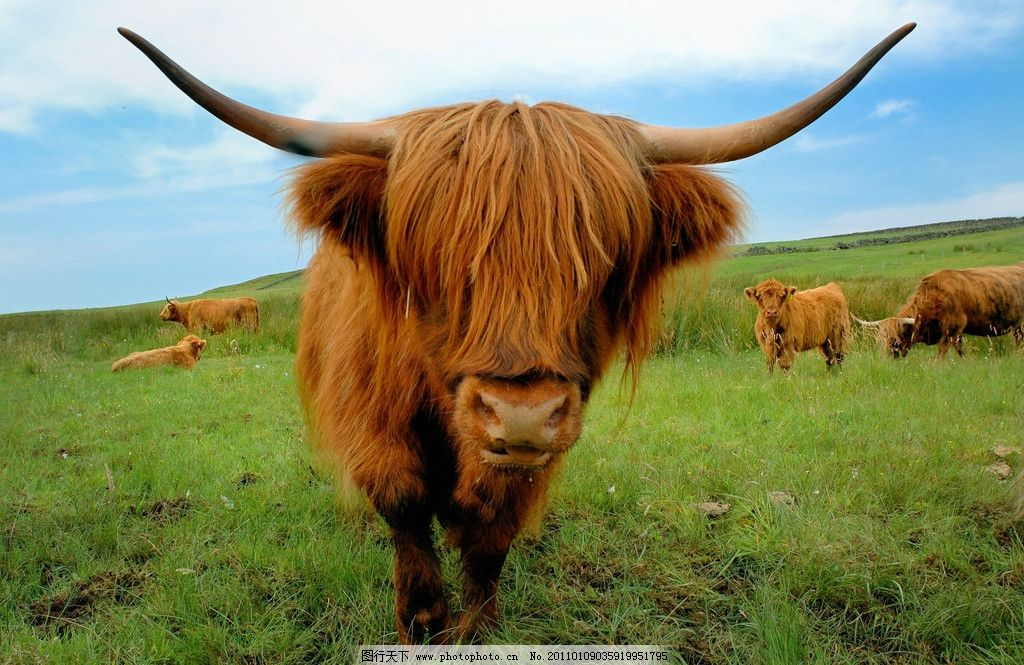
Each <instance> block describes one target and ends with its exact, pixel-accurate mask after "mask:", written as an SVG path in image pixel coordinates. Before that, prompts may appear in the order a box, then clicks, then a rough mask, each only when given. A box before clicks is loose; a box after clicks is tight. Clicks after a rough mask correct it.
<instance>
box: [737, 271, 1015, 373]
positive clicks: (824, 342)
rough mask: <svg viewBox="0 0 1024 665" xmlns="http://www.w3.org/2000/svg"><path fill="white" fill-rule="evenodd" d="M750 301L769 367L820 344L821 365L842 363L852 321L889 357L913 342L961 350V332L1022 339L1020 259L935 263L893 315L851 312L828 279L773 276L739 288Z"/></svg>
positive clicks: (899, 354)
mask: <svg viewBox="0 0 1024 665" xmlns="http://www.w3.org/2000/svg"><path fill="white" fill-rule="evenodd" d="M745 294H746V296H747V297H748V298H750V299H751V300H753V301H754V302H755V303H756V304H757V308H758V313H757V321H756V323H755V324H754V333H755V335H756V337H757V341H758V343H759V344H760V345H761V350H762V351H764V356H765V359H766V360H767V363H768V372H769V373H771V372H772V370H773V369H774V367H775V364H776V362H777V363H778V364H779V367H781V368H782V369H783V370H788V369H789V368H790V367H791V366H792V364H793V357H794V356H795V355H796V353H797V352H799V351H809V350H813V349H820V350H821V353H822V355H824V356H825V365H826V366H827V367H832V366H833V365H839V364H841V363H842V362H843V357H844V355H845V354H846V352H847V350H848V348H849V338H850V327H851V325H852V322H853V321H856V322H857V323H859V324H860V325H862V326H864V327H865V328H867V329H874V330H875V334H876V336H877V339H878V342H879V344H880V345H881V346H882V348H883V349H885V351H886V352H888V353H891V354H892V356H893V357H894V358H901V357H904V356H906V355H907V352H908V351H910V347H911V346H913V345H914V344H918V343H921V344H928V345H933V344H938V345H939V358H945V357H946V352H947V351H949V347H950V346H952V347H953V348H954V349H956V352H957V353H958V354H960V355H961V356H963V355H964V350H963V336H964V335H980V336H984V337H998V336H1000V335H1005V334H1007V333H1011V332H1012V333H1013V338H1014V341H1015V342H1016V344H1017V345H1018V346H1019V345H1020V343H1021V341H1022V339H1024V263H1017V264H1014V265H1012V266H997V267H991V268H973V269H968V270H938V271H936V272H933V273H931V274H930V275H926V276H925V277H924V278H923V279H922V280H921V283H920V284H918V286H917V290H915V291H914V294H913V295H912V296H911V297H910V299H909V300H908V301H907V302H906V304H905V305H903V307H902V308H900V310H899V311H898V312H897V313H896V314H895V316H890V317H888V318H885V319H881V320H880V321H863V320H861V319H858V318H857V317H855V316H851V314H850V307H849V304H848V303H847V300H846V296H845V295H844V294H843V292H842V290H840V288H839V286H838V285H836V284H835V283H830V284H827V285H825V286H819V287H818V288H816V289H809V290H807V291H798V290H797V288H796V287H795V286H786V285H784V284H783V283H782V282H780V281H778V280H775V279H768V280H765V281H763V282H761V283H760V284H758V285H757V286H753V287H750V288H748V289H746V290H745Z"/></svg>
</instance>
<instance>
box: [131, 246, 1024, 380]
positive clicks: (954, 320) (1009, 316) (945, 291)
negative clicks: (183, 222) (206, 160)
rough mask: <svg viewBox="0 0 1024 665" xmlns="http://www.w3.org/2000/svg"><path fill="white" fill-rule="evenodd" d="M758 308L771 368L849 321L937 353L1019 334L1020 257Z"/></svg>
mask: <svg viewBox="0 0 1024 665" xmlns="http://www.w3.org/2000/svg"><path fill="white" fill-rule="evenodd" d="M744 295H746V296H747V297H748V298H750V299H751V300H752V301H753V302H754V303H755V304H756V305H757V309H758V313H757V321H756V322H755V323H754V336H755V338H756V339H757V342H758V344H759V345H760V346H761V350H762V351H763V352H764V356H765V360H766V361H767V366H768V372H769V373H771V372H772V371H773V370H774V368H775V365H776V363H777V364H778V365H779V367H781V368H782V369H783V370H784V371H788V370H789V369H790V367H792V365H793V360H794V358H795V356H796V354H797V353H799V352H801V351H811V350H814V349H818V350H820V351H821V354H822V355H823V356H824V357H825V366H826V367H833V366H835V365H841V364H842V362H843V359H844V357H845V355H846V353H847V352H848V350H849V346H850V337H851V327H852V325H853V322H856V323H858V324H860V325H861V326H863V327H864V328H865V329H873V330H874V331H875V336H876V339H877V340H878V343H879V344H880V345H881V346H882V348H883V349H885V351H886V352H888V353H891V354H892V356H893V357H894V358H901V357H904V356H906V355H907V352H908V351H909V350H910V347H912V346H913V345H914V344H919V343H920V344H927V345H934V344H938V345H939V358H945V356H946V353H947V351H948V350H949V347H950V346H952V347H953V348H954V349H956V352H957V353H958V354H959V355H960V356H963V355H964V351H963V336H964V335H980V336H983V337H998V336H1001V335H1006V334H1007V333H1013V337H1014V341H1015V342H1016V344H1017V345H1018V346H1019V345H1020V343H1021V341H1022V340H1024V263H1017V264H1014V265H1011V266H995V267H989V268H971V269H966V270H938V271H936V272H933V273H931V274H929V275H926V276H925V277H924V278H923V279H922V280H921V282H920V284H918V286H917V290H916V291H914V294H913V295H912V296H911V297H910V299H909V300H908V301H907V302H906V304H905V305H903V307H901V308H900V310H899V311H898V312H897V313H896V314H895V315H894V316H890V317H888V318H885V319H881V320H879V321H864V320H862V319H859V318H857V317H856V316H853V315H851V314H850V306H849V303H848V301H847V299H846V295H845V294H844V293H843V291H842V289H840V288H839V285H838V284H836V283H834V282H830V283H829V284H826V285H825V286H819V287H817V288H814V289H808V290H805V291H800V290H798V289H797V287H795V286H787V285H785V284H783V283H782V282H780V281H778V280H777V279H766V280H764V281H763V282H761V283H760V284H758V285H757V286H752V287H749V288H747V289H745V290H744ZM160 318H161V319H162V320H164V321H176V322H178V323H181V325H183V326H185V329H186V330H188V331H189V332H192V333H196V332H201V331H207V332H211V333H221V332H224V331H225V330H227V329H228V328H232V327H241V328H245V329H248V330H251V331H253V332H259V327H260V313H259V305H258V303H257V302H256V299H255V298H249V297H244V298H227V299H220V300H215V299H199V300H192V301H189V302H179V301H178V300H168V301H167V304H166V305H165V306H164V308H163V311H161V312H160ZM205 346H206V341H205V340H202V339H199V338H198V337H196V336H195V335H194V334H191V335H187V336H186V337H184V338H182V340H181V341H180V342H178V343H177V344H175V345H173V346H168V347H164V348H160V349H152V350H148V351H137V352H135V353H132V354H131V355H129V356H127V357H125V358H122V359H120V360H118V361H117V362H115V363H114V364H113V367H112V369H113V371H115V372H117V371H119V370H123V369H135V368H140V367H152V366H156V365H176V366H179V367H184V368H185V369H192V368H193V367H195V365H196V362H197V361H198V360H199V355H200V353H201V352H202V350H203V348H204V347H205Z"/></svg>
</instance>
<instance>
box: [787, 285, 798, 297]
mask: <svg viewBox="0 0 1024 665" xmlns="http://www.w3.org/2000/svg"><path fill="white" fill-rule="evenodd" d="M794 293H796V287H795V286H787V287H786V296H787V297H788V296H791V295H793V294H794Z"/></svg>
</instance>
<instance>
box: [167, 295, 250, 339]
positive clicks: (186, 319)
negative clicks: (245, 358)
mask: <svg viewBox="0 0 1024 665" xmlns="http://www.w3.org/2000/svg"><path fill="white" fill-rule="evenodd" d="M160 318H161V319H163V320H164V321H177V322H178V323H180V324H181V325H183V326H185V330H188V331H189V332H192V333H198V332H203V331H208V332H212V333H222V332H224V331H225V330H227V329H228V328H232V327H236V326H237V327H242V328H248V329H249V330H251V331H253V332H259V331H260V307H259V304H258V303H257V302H256V299H255V298H248V297H244V298H224V299H220V300H215V299H210V298H203V299H199V300H190V301H188V302H179V301H178V300H167V304H166V305H164V308H163V310H162V311H161V312H160Z"/></svg>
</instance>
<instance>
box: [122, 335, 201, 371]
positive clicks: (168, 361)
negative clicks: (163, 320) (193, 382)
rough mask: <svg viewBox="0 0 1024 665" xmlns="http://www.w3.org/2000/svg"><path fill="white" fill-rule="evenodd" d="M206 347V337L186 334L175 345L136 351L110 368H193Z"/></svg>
mask: <svg viewBox="0 0 1024 665" xmlns="http://www.w3.org/2000/svg"><path fill="white" fill-rule="evenodd" d="M205 347H206V340H205V339H199V338H198V337H196V336H195V335H185V336H184V337H182V338H181V341H180V342H178V343H177V344H175V345H174V346H165V347H164V348H162V349H152V350H150V351H136V352H135V353H132V354H129V355H127V356H125V357H124V358H121V359H120V360H118V361H117V362H115V363H114V364H113V365H111V366H110V369H111V370H112V371H114V372H120V371H121V370H123V369H141V368H143V367H155V366H157V365H172V366H175V367H184V368H185V369H192V368H193V367H195V366H196V363H197V362H199V354H201V353H202V352H203V349H204V348H205Z"/></svg>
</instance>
